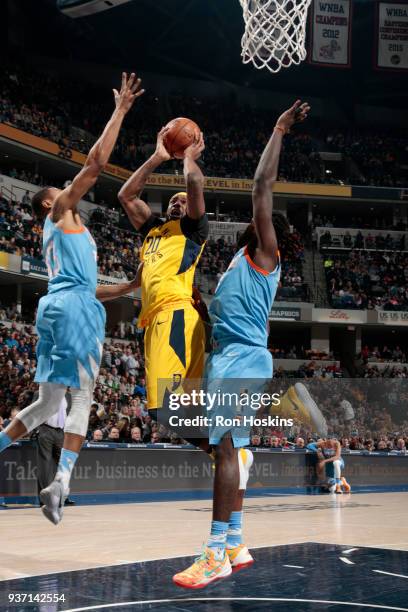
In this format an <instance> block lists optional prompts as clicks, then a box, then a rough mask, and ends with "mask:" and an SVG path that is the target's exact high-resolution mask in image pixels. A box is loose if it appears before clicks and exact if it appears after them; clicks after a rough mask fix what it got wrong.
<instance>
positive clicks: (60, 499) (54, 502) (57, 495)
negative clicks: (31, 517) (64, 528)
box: [40, 478, 69, 525]
mask: <svg viewBox="0 0 408 612" xmlns="http://www.w3.org/2000/svg"><path fill="white" fill-rule="evenodd" d="M68 494H69V491H68V492H65V491H64V486H63V484H62V482H61V481H60V480H59V479H57V478H56V479H55V480H53V481H52V483H51V484H50V485H48V487H46V488H45V489H43V490H42V491H41V492H40V500H41V503H42V504H44V505H43V506H42V507H41V511H42V513H43V514H44V516H45V517H46V518H47V519H48V520H49V521H51V523H54V525H58V523H60V522H61V519H62V514H63V512H64V504H65V500H66V498H67V497H68Z"/></svg>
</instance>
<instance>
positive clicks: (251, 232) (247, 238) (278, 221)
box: [237, 212, 290, 258]
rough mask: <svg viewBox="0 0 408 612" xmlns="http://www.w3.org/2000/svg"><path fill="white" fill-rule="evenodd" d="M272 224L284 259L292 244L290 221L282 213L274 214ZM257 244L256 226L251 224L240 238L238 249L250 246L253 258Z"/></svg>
mask: <svg viewBox="0 0 408 612" xmlns="http://www.w3.org/2000/svg"><path fill="white" fill-rule="evenodd" d="M272 223H273V226H274V228H275V232H276V239H277V242H278V248H279V251H280V253H281V256H282V257H283V258H284V256H285V252H286V251H287V248H288V242H290V225H289V221H288V220H287V218H286V217H285V215H283V214H282V213H277V212H274V213H273V214H272ZM257 243H258V238H257V235H256V232H255V225H254V223H253V222H251V223H250V224H249V225H248V227H247V228H246V229H245V230H244V232H243V234H242V235H241V236H240V237H239V239H238V243H237V247H238V249H242V247H244V246H248V252H249V254H250V255H251V256H252V255H253V254H254V252H255V249H256V247H257Z"/></svg>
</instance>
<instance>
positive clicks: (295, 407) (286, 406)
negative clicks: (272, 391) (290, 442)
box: [269, 382, 328, 438]
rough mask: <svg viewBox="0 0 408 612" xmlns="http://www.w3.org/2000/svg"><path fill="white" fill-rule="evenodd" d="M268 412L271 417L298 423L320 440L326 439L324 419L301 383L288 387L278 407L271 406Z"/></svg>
mask: <svg viewBox="0 0 408 612" xmlns="http://www.w3.org/2000/svg"><path fill="white" fill-rule="evenodd" d="M269 412H270V414H271V415H278V416H280V417H284V418H292V419H294V420H295V421H300V422H301V423H302V424H303V425H307V426H308V427H310V428H311V429H312V430H313V431H316V432H317V433H318V434H319V436H321V437H322V438H326V437H327V433H328V429H327V423H326V419H325V418H324V416H323V413H322V412H321V410H320V409H319V408H318V406H317V404H316V402H315V401H314V399H313V398H312V396H311V395H310V393H309V391H308V390H307V388H306V387H305V385H304V384H303V383H300V382H297V383H296V384H295V385H293V386H292V387H289V389H288V390H287V391H286V393H284V395H283V396H282V397H281V399H280V404H279V406H271V407H270V409H269Z"/></svg>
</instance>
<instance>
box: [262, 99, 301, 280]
mask: <svg viewBox="0 0 408 612" xmlns="http://www.w3.org/2000/svg"><path fill="white" fill-rule="evenodd" d="M309 110H310V107H309V105H308V104H307V103H306V102H305V103H303V104H302V103H301V101H300V100H296V102H295V103H294V104H293V106H291V108H290V109H289V110H287V111H285V112H284V113H283V114H282V115H281V116H280V117H279V119H278V121H277V123H276V126H275V129H274V131H273V133H272V136H271V138H270V139H269V142H268V144H267V145H266V147H265V149H264V152H263V153H262V156H261V159H260V160H259V163H258V167H257V169H256V172H255V176H254V185H253V189H252V205H253V219H254V223H255V230H256V233H257V237H258V251H260V255H261V261H258V262H257V263H259V264H260V265H261V266H262V267H264V268H266V269H268V270H270V271H272V270H274V268H275V267H276V263H277V250H278V244H277V240H276V233H275V229H274V227H273V223H272V211H273V198H272V190H273V185H274V183H275V181H276V179H277V177H278V168H279V158H280V152H281V148H282V139H283V136H284V134H286V133H287V132H289V130H290V128H291V127H292V125H293V124H294V123H295V122H297V121H303V120H304V119H305V118H306V117H307V113H308V112H309Z"/></svg>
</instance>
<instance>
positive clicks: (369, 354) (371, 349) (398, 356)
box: [361, 344, 407, 363]
mask: <svg viewBox="0 0 408 612" xmlns="http://www.w3.org/2000/svg"><path fill="white" fill-rule="evenodd" d="M361 357H362V359H364V360H365V361H366V362H371V361H380V362H391V361H394V362H397V363H407V353H406V350H405V348H404V347H401V346H400V345H399V344H396V345H394V346H387V345H386V344H383V345H382V346H378V345H376V346H368V345H367V344H365V345H364V346H363V348H362V349H361Z"/></svg>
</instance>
